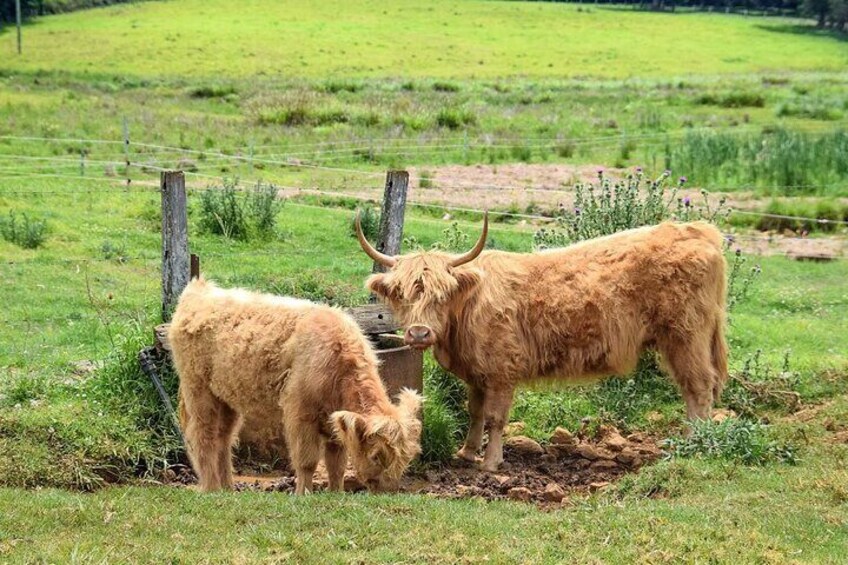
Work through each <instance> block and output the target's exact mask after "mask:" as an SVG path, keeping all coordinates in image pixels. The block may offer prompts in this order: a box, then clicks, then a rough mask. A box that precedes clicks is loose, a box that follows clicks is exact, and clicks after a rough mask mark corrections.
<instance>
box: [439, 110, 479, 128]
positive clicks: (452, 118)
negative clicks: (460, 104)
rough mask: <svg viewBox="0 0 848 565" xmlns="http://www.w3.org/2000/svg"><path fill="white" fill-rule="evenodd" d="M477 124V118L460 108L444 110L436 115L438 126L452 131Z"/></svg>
mask: <svg viewBox="0 0 848 565" xmlns="http://www.w3.org/2000/svg"><path fill="white" fill-rule="evenodd" d="M475 123H477V118H476V116H475V115H474V114H473V113H471V112H470V111H468V110H464V109H459V108H442V109H441V110H439V112H438V113H437V114H436V125H438V126H439V127H443V128H448V129H452V130H456V129H459V128H461V127H463V126H469V125H474V124H475Z"/></svg>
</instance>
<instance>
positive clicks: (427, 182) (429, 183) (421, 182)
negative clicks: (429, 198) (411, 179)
mask: <svg viewBox="0 0 848 565" xmlns="http://www.w3.org/2000/svg"><path fill="white" fill-rule="evenodd" d="M418 188H433V176H432V173H430V172H429V171H421V175H420V176H419V178H418Z"/></svg>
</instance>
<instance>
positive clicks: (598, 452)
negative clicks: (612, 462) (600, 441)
mask: <svg viewBox="0 0 848 565" xmlns="http://www.w3.org/2000/svg"><path fill="white" fill-rule="evenodd" d="M577 453H578V454H579V455H580V457H582V458H583V459H588V460H589V461H594V460H596V459H613V458H614V454H613V453H612V452H611V451H608V450H606V449H603V448H602V447H598V446H596V445H592V444H589V443H582V444H580V445H578V446H577Z"/></svg>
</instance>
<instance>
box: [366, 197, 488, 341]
mask: <svg viewBox="0 0 848 565" xmlns="http://www.w3.org/2000/svg"><path fill="white" fill-rule="evenodd" d="M488 231H489V215H488V214H486V215H485V216H484V217H483V233H482V234H481V235H480V239H479V240H478V241H477V243H476V245H475V246H474V248H473V249H471V251H468V252H467V253H464V254H462V255H451V254H448V253H443V252H441V251H422V252H418V253H409V254H407V255H401V256H399V257H390V256H388V255H385V254H383V253H380V252H379V251H377V250H376V249H374V247H372V246H371V244H370V243H368V240H367V239H365V235H364V234H363V233H362V228H361V227H360V225H359V215H358V214H357V216H356V235H357V236H358V237H359V244H360V245H361V246H362V249H363V251H365V253H367V254H368V256H369V257H371V258H372V259H374V260H375V261H377V262H378V263H380V264H381V265H383V266H385V267H387V268H388V269H389V270H388V272H386V273H379V274H376V275H371V277H369V278H368V280H367V281H366V283H365V286H366V287H367V288H368V289H369V290H370V291H371V292H373V293H374V294H376V295H377V296H379V297H381V298H382V299H383V300H385V301H386V302H388V303H389V306H390V307H391V309H392V311H393V312H394V313H395V315H396V316H397V317H398V319H399V320H400V322H401V324H402V325H403V326H404V327H405V328H406V332H405V333H404V336H403V338H404V342H406V344H407V345H410V346H412V347H415V348H418V349H426V348H428V347H430V346H431V345H433V344H435V343H436V341H438V340H439V338H440V337H442V336H443V333H444V330H445V327H446V324H447V320H448V317H449V316H450V313H451V311H453V310H454V308H455V307H456V305H458V304H460V303H461V301H462V300H464V299H465V297H466V295H467V294H468V293H469V292H470V291H471V290H473V289H474V287H475V286H477V283H478V282H479V281H480V277H481V276H482V275H481V273H480V271H479V270H477V269H474V268H469V267H465V268H462V269H459V268H458V267H460V266H462V265H465V264H466V263H469V262H470V261H473V260H474V259H475V258H477V256H478V255H480V253H481V252H482V251H483V248H484V247H485V246H486V235H487V234H488Z"/></svg>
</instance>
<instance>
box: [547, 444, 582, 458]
mask: <svg viewBox="0 0 848 565" xmlns="http://www.w3.org/2000/svg"><path fill="white" fill-rule="evenodd" d="M546 451H547V452H548V454H549V455H552V456H553V457H556V458H557V459H564V458H566V457H573V456H575V455H576V454H577V445H576V444H573V445H570V444H563V445H549V446H548V447H547V449H546Z"/></svg>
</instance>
